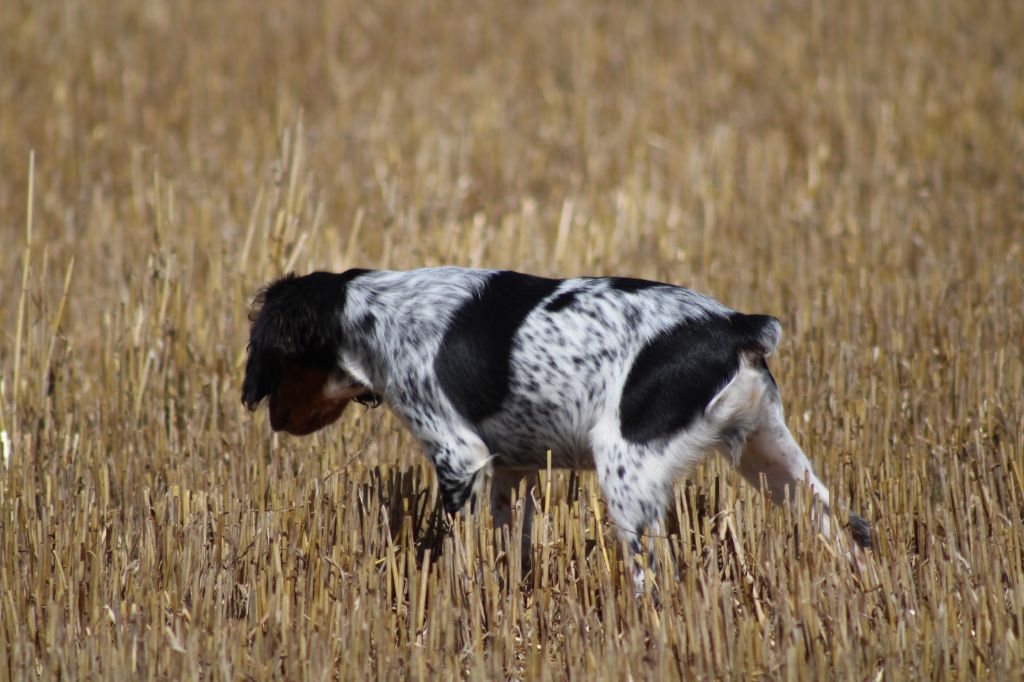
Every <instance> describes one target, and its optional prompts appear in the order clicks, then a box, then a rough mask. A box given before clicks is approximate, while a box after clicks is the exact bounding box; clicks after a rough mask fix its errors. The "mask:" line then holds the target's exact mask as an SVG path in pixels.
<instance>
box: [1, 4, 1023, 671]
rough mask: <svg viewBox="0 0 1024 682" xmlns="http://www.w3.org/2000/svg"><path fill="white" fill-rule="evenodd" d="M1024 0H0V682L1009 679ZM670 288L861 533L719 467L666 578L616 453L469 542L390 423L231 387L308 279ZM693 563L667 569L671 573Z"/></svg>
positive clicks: (686, 525)
mask: <svg viewBox="0 0 1024 682" xmlns="http://www.w3.org/2000/svg"><path fill="white" fill-rule="evenodd" d="M1022 35H1024V4H1022V3H1019V2H1012V1H1006V2H973V1H968V0H963V1H958V2H955V1H946V0H937V1H935V2H898V3H877V2H839V1H834V2H833V1H830V0H825V1H821V2H817V1H813V0H812V1H809V2H761V1H759V2H753V3H746V2H738V1H736V2H731V1H730V2H690V1H687V2H664V3H662V2H641V3H636V4H628V3H622V4H619V3H616V4H614V5H612V6H608V5H605V4H597V3H585V2H576V1H573V0H565V1H559V0H556V1H555V2H516V3H480V2H461V1H456V2H447V3H442V2H403V1H401V0H381V1H379V2H375V3H370V4H365V3H359V2H343V1H334V0H312V1H310V2H301V3H299V2H286V1H284V0H267V1H264V2H259V3H253V2H249V1H247V0H224V1H222V2H216V3H209V2H200V1H199V0H179V1H174V2H172V1H169V0H168V1H159V0H138V1H136V2H128V1H122V2H117V1H115V0H95V1H93V2H86V1H84V0H67V1H65V2H56V1H55V0H54V1H52V2H51V1H43V2H39V1H24V0H11V1H7V2H3V3H0V237H2V242H0V243H2V248H0V325H2V332H0V379H2V384H0V389H2V390H0V431H3V432H4V433H5V434H6V435H5V436H3V440H4V441H5V443H8V445H5V446H4V453H5V454H4V464H3V465H2V468H0V548H2V552H0V653H2V658H0V679H7V678H15V679H34V678H45V679H55V678H60V679H88V678H105V679H138V678H143V679H145V678H150V679H152V678H160V679H195V678H204V679H206V678H208V679H243V678H247V679H268V678H275V677H276V678H287V679H373V678H380V679H435V678H436V679H454V678H461V677H467V678H473V679H529V680H547V679H563V678H568V679H580V680H596V679H607V680H625V679H678V678H679V677H685V678H687V679H691V678H696V679H716V678H732V679H748V678H752V677H759V678H769V679H792V680H805V679H806V680H817V679H823V678H831V677H835V678H842V679H856V680H866V679H900V678H931V679H966V678H975V677H976V678H991V679H1004V680H1005V679H1014V678H1016V679H1020V676H1021V670H1024V484H1022V481H1024V454H1022V441H1024V439H1022V435H1024V410H1022V406H1021V403H1022V400H1021V399H1022V396H1024V358H1022V352H1021V338H1022V337H1024V315H1022V311H1024V283H1022V282H1024V85H1022V84H1024V75H1022V74H1024V50H1021V49H1020V37H1021V36H1022ZM441 263H454V264H462V265H479V266H494V267H509V268H515V269H518V270H522V271H527V272H534V273H538V274H545V275H560V276H570V275H577V274H620V275H631V276H637V277H647V278H657V279H663V280H667V281H671V282H674V283H678V284H684V285H687V286H690V287H693V288H696V289H699V290H702V291H705V292H707V293H710V294H712V295H715V296H716V297H718V298H720V299H721V300H723V301H724V302H726V303H727V304H729V305H731V306H733V307H736V308H739V309H741V310H745V311H747V312H764V313H771V314H774V315H776V316H778V317H779V318H780V319H782V321H783V325H784V328H785V331H786V336H785V339H784V342H783V344H782V346H781V348H780V351H779V353H778V355H777V356H776V357H775V358H774V359H773V361H772V368H773V371H774V373H775V375H776V376H777V378H778V380H779V383H780V385H781V387H782V389H783V394H784V401H785V405H786V408H787V412H788V414H789V421H790V424H791V427H792V429H793V431H794V433H795V434H796V436H797V438H798V440H799V441H800V442H801V443H802V444H803V445H804V447H805V449H806V450H807V451H808V453H809V454H810V455H811V457H812V459H813V460H814V462H815V465H816V467H817V469H818V471H819V473H820V474H822V477H823V478H824V480H825V481H826V482H827V483H828V484H829V485H830V486H832V489H833V491H834V494H835V495H836V496H838V497H839V498H841V499H843V500H847V501H849V503H850V504H851V506H852V508H854V509H856V510H859V511H860V512H862V513H863V514H864V516H866V517H868V518H869V519H870V520H871V521H872V522H873V523H874V524H875V530H876V533H877V537H876V549H875V551H874V552H873V553H871V554H870V555H868V556H867V557H866V558H865V559H864V561H863V563H862V565H861V566H859V567H855V566H853V565H851V564H850V563H849V562H847V561H846V560H845V559H843V558H842V557H837V556H835V554H834V552H833V551H832V549H831V547H830V546H828V544H827V543H825V542H823V541H822V539H821V538H818V537H815V535H814V533H813V532H812V530H811V529H810V528H808V525H807V524H806V523H805V521H804V520H803V516H802V515H800V514H790V513H789V512H787V511H785V510H783V509H779V508H775V507H771V506H769V505H768V504H767V503H766V502H765V501H764V500H763V499H762V498H761V497H760V495H759V494H758V493H757V491H755V490H753V489H752V488H749V487H746V486H745V485H743V484H742V483H741V482H740V481H739V479H738V478H737V477H736V476H735V475H734V474H733V473H732V472H731V471H729V470H728V468H727V467H724V466H722V465H721V463H719V462H713V463H711V464H710V465H708V466H707V467H705V468H703V469H701V470H700V472H699V473H698V475H696V476H695V477H694V478H693V480H692V481H691V482H689V483H687V482H682V481H681V482H680V483H679V485H677V487H676V512H677V516H678V521H679V530H678V533H673V534H672V536H671V537H669V538H667V539H660V540H659V541H658V542H657V543H656V547H657V557H656V558H657V567H658V575H657V581H658V587H659V590H660V597H661V605H660V608H658V607H656V606H655V605H654V604H652V603H651V601H650V600H647V599H641V600H639V601H638V600H637V599H636V598H635V597H634V595H633V591H632V582H631V579H630V576H629V570H630V569H629V566H628V560H629V559H628V557H623V554H622V552H621V551H620V548H619V547H618V545H617V543H616V542H615V540H614V537H615V536H614V532H613V529H611V528H610V527H609V526H608V524H607V522H606V520H605V518H604V515H603V514H602V507H601V502H600V501H599V499H600V498H599V494H598V491H597V488H596V484H595V481H594V479H593V477H592V475H589V474H585V475H583V476H580V477H575V476H570V475H569V474H568V473H565V472H555V473H554V474H553V475H552V476H548V475H546V474H545V475H543V476H542V489H541V490H539V491H537V494H538V496H539V497H540V498H541V504H540V506H541V510H540V512H539V514H538V519H537V525H536V529H535V533H534V541H533V545H532V548H531V551H532V555H533V566H534V569H533V571H532V572H531V573H528V574H526V575H523V574H522V573H521V571H520V565H519V564H520V562H519V560H518V549H516V547H517V543H516V542H512V543H511V546H512V548H513V549H512V550H511V551H510V554H508V555H506V554H505V553H504V551H503V548H504V547H505V546H506V545H505V543H504V541H503V540H499V541H498V543H497V545H496V544H495V543H494V542H492V541H491V539H490V537H489V535H488V534H489V533H490V532H491V530H490V520H489V518H488V516H487V514H486V511H482V512H480V513H478V514H473V515H460V516H458V517H457V518H456V520H455V524H454V527H453V528H452V530H451V532H450V533H447V534H446V533H444V527H443V519H442V517H441V516H440V512H439V511H438V510H437V500H436V497H435V493H434V492H433V478H432V473H431V472H430V471H429V469H428V468H427V466H426V463H425V460H424V459H423V458H422V457H421V456H420V454H419V451H418V448H417V446H416V444H415V443H414V442H413V441H412V440H411V439H410V438H409V437H408V436H407V435H406V434H405V433H404V431H403V430H402V429H401V427H400V425H399V424H397V423H396V421H395V420H394V419H392V418H391V417H390V416H389V415H387V414H386V411H384V410H379V411H365V410H363V409H362V408H359V407H353V408H350V410H349V413H348V414H346V416H345V418H344V419H343V420H342V421H341V422H339V424H338V425H335V426H333V427H331V428H329V429H327V430H326V431H324V432H321V433H319V434H317V435H315V436H312V437H309V438H306V439H296V438H289V437H274V436H272V435H271V434H270V431H269V427H268V425H267V422H266V416H265V414H263V413H258V414H256V415H250V414H249V413H247V412H246V411H245V410H244V409H243V408H242V406H241V405H240V403H239V384H240V379H241V370H242V362H243V360H244V346H245V340H246V319H245V315H246V307H247V304H248V302H249V300H251V297H252V295H253V294H254V293H255V292H256V290H257V289H258V287H259V285H260V284H262V283H263V282H264V281H265V280H267V279H268V278H270V277H273V276H276V275H279V274H280V273H282V272H283V271H286V270H289V269H295V270H298V271H308V270H310V269H315V268H322V269H335V270H338V269H343V268H346V267H350V266H363V267H374V268H410V267H416V266H422V265H435V264H441ZM676 569H678V577H677V572H676Z"/></svg>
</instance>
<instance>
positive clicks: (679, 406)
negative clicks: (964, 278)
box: [242, 267, 871, 552]
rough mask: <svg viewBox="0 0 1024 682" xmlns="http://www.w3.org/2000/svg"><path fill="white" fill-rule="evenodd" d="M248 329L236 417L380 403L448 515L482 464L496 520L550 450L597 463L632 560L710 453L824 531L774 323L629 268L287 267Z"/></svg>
mask: <svg viewBox="0 0 1024 682" xmlns="http://www.w3.org/2000/svg"><path fill="white" fill-rule="evenodd" d="M250 321H251V329H250V337H249V356H248V361H247V363H246V367H245V380H244V383H243V386H242V402H243V403H244V404H245V405H246V406H247V407H248V408H249V409H250V410H253V409H256V407H257V406H258V405H259V404H260V403H261V402H262V401H263V400H264V399H267V398H269V408H270V410H269V411H270V425H271V427H272V428H273V429H274V430H275V431H286V432H288V433H292V434H297V435H303V434H308V433H312V432H314V431H316V430H318V429H321V428H323V427H324V426H326V425H328V424H330V423H331V422H333V421H335V420H336V419H338V417H339V416H340V415H341V413H342V411H343V410H344V409H345V406H346V405H347V404H348V403H349V401H351V400H356V401H364V402H366V401H374V402H376V401H380V400H383V401H385V402H386V403H387V404H388V406H389V407H390V408H391V410H392V411H393V412H394V413H395V414H397V415H398V416H399V417H401V419H402V421H404V422H405V424H406V425H407V426H408V428H409V430H410V431H411V432H412V433H413V434H414V435H415V436H416V438H417V439H419V441H420V442H421V443H422V444H423V449H424V451H425V453H426V456H427V457H428V458H429V460H430V462H431V464H433V466H434V469H435V471H436V473H437V482H438V486H439V489H440V493H441V497H442V499H443V502H444V506H445V509H446V510H447V511H448V512H451V513H454V512H456V511H457V510H459V509H460V508H461V507H462V506H463V504H464V503H465V502H466V500H467V498H469V496H470V495H471V494H472V493H473V491H474V489H475V486H476V484H477V482H478V480H480V479H481V477H482V475H483V474H485V473H493V476H494V479H493V481H492V504H494V505H495V508H494V513H495V521H496V524H501V523H505V522H507V520H508V516H509V510H508V503H509V491H510V489H511V488H512V487H513V486H515V485H518V482H519V481H520V479H521V478H523V477H526V476H535V474H536V472H537V471H538V470H539V469H542V468H544V467H545V466H547V463H548V458H549V457H550V461H551V464H552V466H554V467H556V468H572V469H595V470H596V471H597V477H598V481H599V484H600V487H601V490H602V492H603V494H604V497H605V501H606V503H607V507H608V513H609V515H610V517H611V519H612V521H613V522H614V524H615V526H616V528H617V529H618V532H619V535H620V537H621V538H622V540H623V541H624V542H626V543H627V545H628V546H629V547H630V548H631V550H632V551H634V552H639V551H640V548H641V545H640V538H641V536H642V534H643V532H644V529H645V528H646V527H647V526H648V525H649V524H651V523H652V522H654V521H655V520H657V519H658V518H659V517H660V515H661V514H662V512H663V510H664V509H665V508H666V506H667V504H668V502H669V500H670V496H671V486H672V482H673V481H674V480H675V479H676V478H677V477H680V476H685V475H686V474H688V473H689V472H690V471H692V470H693V468H694V466H695V465H696V464H698V463H699V462H700V461H701V460H703V459H704V458H705V457H707V456H708V454H709V453H711V452H713V451H717V452H719V453H722V454H723V455H724V456H725V457H726V458H727V459H728V460H729V461H730V462H732V464H733V465H734V466H735V467H736V469H737V470H738V471H739V472H740V474H741V475H742V476H743V477H744V478H745V479H747V480H748V481H750V482H751V483H753V484H754V485H760V482H761V479H762V477H763V479H764V482H765V483H766V485H767V489H768V491H769V492H770V493H771V496H772V498H773V499H775V500H776V501H780V502H783V501H789V502H792V501H793V499H794V496H795V493H796V490H797V487H798V485H800V484H802V483H804V482H806V483H807V484H808V485H809V486H810V490H811V492H812V493H813V495H814V497H815V498H816V500H817V501H818V502H819V503H820V507H819V511H818V512H815V518H816V521H817V523H818V524H819V528H820V529H821V530H822V532H824V533H825V535H826V536H830V504H829V491H828V489H827V488H826V487H825V485H824V484H823V483H822V482H821V480H820V479H819V478H818V477H817V476H815V474H814V472H813V470H812V468H811V463H810V461H809V460H808V458H807V456H806V455H805V454H804V452H803V451H802V450H801V449H800V446H799V445H798V444H797V442H796V441H795V440H794V439H793V436H792V435H791V434H790V432H789V429H788V428H786V424H785V421H784V419H783V411H782V404H781V401H780V399H779V391H778V387H777V386H776V383H775V380H774V378H773V377H772V375H771V373H770V372H769V371H768V365H767V363H766V361H765V358H767V357H768V356H769V355H771V354H772V352H773V351H774V350H775V348H776V347H777V346H778V343H779V339H780V336H781V325H780V324H779V321H778V320H776V319H775V318H773V317H769V316H767V315H746V314H743V313H739V312H736V311H734V310H731V309H729V308H727V307H725V306H724V305H722V304H721V303H718V302H717V301H715V300H714V299H712V298H709V297H708V296H704V295H702V294H699V293H697V292H695V291H691V290H689V289H684V288H681V287H677V286H672V285H669V284H662V283H659V282H651V281H646V280H640V279H629V278H622V277H593V278H579V279H545V278H542V277H534V276H531V275H526V274H521V273H518V272H512V271H507V270H471V269H462V268H454V267H445V268H427V269H422V270H413V271H409V272H386V271H372V270H349V271H347V272H344V273H341V274H334V273H328V272H314V273H312V274H309V275H305V276H302V277H298V276H295V275H287V276H285V277H284V278H282V279H279V280H277V281H276V282H273V283H272V284H270V285H269V286H267V287H266V288H265V289H264V290H263V291H262V292H261V293H260V294H259V295H258V296H257V298H256V300H255V301H254V303H253V307H252V311H251V313H250ZM549 453H550V454H549ZM527 508H528V509H527V516H529V513H530V511H529V510H530V509H531V508H532V505H530V504H529V502H528V504H527ZM526 526H527V532H529V531H528V528H529V524H528V522H527V524H526ZM849 530H850V533H851V535H852V537H853V539H854V540H855V541H856V542H857V544H859V545H861V546H863V547H868V546H870V543H871V534H870V530H869V527H868V524H867V523H866V522H865V521H864V519H862V518H860V517H859V516H856V515H850V516H849Z"/></svg>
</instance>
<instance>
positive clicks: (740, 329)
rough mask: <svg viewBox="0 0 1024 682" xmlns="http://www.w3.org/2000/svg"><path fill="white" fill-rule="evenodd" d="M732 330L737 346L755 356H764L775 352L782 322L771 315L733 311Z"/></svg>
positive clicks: (780, 334)
mask: <svg viewBox="0 0 1024 682" xmlns="http://www.w3.org/2000/svg"><path fill="white" fill-rule="evenodd" d="M730 322H732V328H733V332H734V333H735V334H736V336H737V338H738V344H737V345H738V347H739V349H740V350H741V351H746V352H747V353H750V354H751V355H753V356H755V357H757V358H766V357H768V356H769V355H771V354H772V353H774V352H775V349H776V348H778V347H779V341H781V340H782V324H781V323H780V322H779V321H778V320H777V319H775V318H774V317H772V316H771V315H744V314H743V313H733V315H732V318H731V319H730Z"/></svg>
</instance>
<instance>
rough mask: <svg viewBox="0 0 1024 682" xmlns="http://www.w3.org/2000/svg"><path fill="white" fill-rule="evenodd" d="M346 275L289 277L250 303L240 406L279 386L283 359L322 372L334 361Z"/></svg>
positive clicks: (252, 404) (258, 400)
mask: <svg viewBox="0 0 1024 682" xmlns="http://www.w3.org/2000/svg"><path fill="white" fill-rule="evenodd" d="M347 275H348V273H346V274H345V275H336V274H333V273H329V272H314V273H312V274H309V275H305V276H303V277H297V276H295V275H294V274H288V275H285V276H284V277H282V278H281V279H279V280H277V281H276V282H273V283H271V284H270V285H269V286H267V287H266V288H264V289H263V290H262V291H261V292H260V293H259V294H258V295H257V296H256V298H255V300H253V303H252V307H251V309H250V311H249V322H250V326H249V358H248V360H247V361H246V363H245V380H244V381H243V382H242V402H243V403H244V404H245V406H246V407H248V408H249V409H250V410H254V409H256V407H258V406H259V404H260V403H261V402H262V401H263V400H264V399H265V398H266V397H267V396H269V395H271V394H272V393H274V392H275V391H276V390H277V389H278V387H279V386H280V385H281V381H282V371H283V366H284V363H283V361H284V359H285V358H291V359H295V360H297V361H298V362H300V363H302V364H305V365H308V366H311V367H318V368H322V369H330V368H331V367H332V366H333V364H334V363H336V362H337V349H338V347H339V346H340V343H341V312H342V310H343V307H344V304H345V285H346V283H347V282H348V280H349V279H351V277H350V276H347Z"/></svg>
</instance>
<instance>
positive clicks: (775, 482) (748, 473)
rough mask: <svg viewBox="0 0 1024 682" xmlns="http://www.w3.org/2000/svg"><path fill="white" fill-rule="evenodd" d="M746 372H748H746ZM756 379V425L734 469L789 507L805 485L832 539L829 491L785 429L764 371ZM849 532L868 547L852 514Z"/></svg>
mask: <svg viewBox="0 0 1024 682" xmlns="http://www.w3.org/2000/svg"><path fill="white" fill-rule="evenodd" d="M747 371H750V370H749V369H748V370H747ZM757 374H758V376H756V377H752V379H753V380H754V381H760V382H761V385H762V387H763V388H764V391H763V392H762V393H760V395H759V398H758V400H757V402H756V405H755V408H756V413H757V417H756V426H755V428H754V429H753V430H752V431H751V432H750V434H749V436H748V437H747V439H746V442H745V444H744V445H743V447H742V451H741V453H740V455H739V459H738V461H735V460H734V461H735V464H736V469H737V470H738V471H739V472H740V474H741V475H742V476H743V477H744V478H745V479H746V480H747V481H749V482H750V483H751V484H752V485H754V486H755V487H760V485H761V482H760V481H761V477H762V476H763V477H764V480H765V483H766V485H767V489H768V493H769V494H770V496H771V498H772V500H774V501H775V502H778V503H788V504H792V503H793V502H794V501H795V499H796V491H797V486H799V485H802V484H805V483H806V484H807V485H808V486H809V487H810V490H811V493H812V494H813V495H814V497H815V499H816V501H817V502H818V503H819V504H820V511H818V512H816V513H817V517H816V521H817V523H818V527H819V529H820V530H821V532H822V533H823V534H824V535H825V536H826V537H830V538H831V537H832V530H833V529H832V527H831V519H832V508H831V500H830V499H829V491H828V488H827V487H826V486H825V484H824V483H823V482H822V481H821V479H819V478H818V477H817V475H815V473H814V469H813V467H812V465H811V462H810V460H809V459H808V458H807V455H806V454H804V451H803V450H802V449H801V448H800V446H799V445H798V444H797V442H796V440H795V439H794V438H793V434H791V433H790V431H789V429H788V428H787V427H786V422H785V418H784V414H783V409H782V402H781V400H780V399H779V392H778V389H777V388H776V387H775V382H774V380H773V379H772V377H771V375H770V374H769V373H768V370H767V368H759V369H758V370H757ZM849 522H850V533H851V535H852V536H853V539H854V541H855V542H856V543H857V544H858V545H860V546H861V547H870V546H871V532H870V528H869V527H868V524H867V522H866V521H865V520H864V519H862V518H861V517H859V516H857V515H856V514H851V515H850V519H849Z"/></svg>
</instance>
